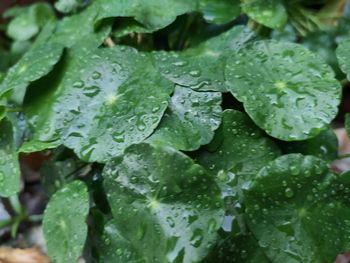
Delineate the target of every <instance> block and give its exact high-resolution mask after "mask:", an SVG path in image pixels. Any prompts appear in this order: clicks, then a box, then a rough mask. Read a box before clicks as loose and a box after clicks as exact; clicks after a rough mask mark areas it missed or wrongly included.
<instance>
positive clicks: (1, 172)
mask: <svg viewBox="0 0 350 263" xmlns="http://www.w3.org/2000/svg"><path fill="white" fill-rule="evenodd" d="M0 131H1V134H0V196H3V197H9V196H11V195H14V194H16V193H17V192H18V191H19V189H20V179H21V174H20V168H19V163H18V157H17V152H16V150H17V149H16V145H15V142H14V138H13V137H14V136H13V127H12V124H11V122H10V121H9V120H8V119H7V118H5V119H3V120H1V121H0Z"/></svg>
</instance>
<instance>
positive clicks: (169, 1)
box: [96, 0, 240, 33]
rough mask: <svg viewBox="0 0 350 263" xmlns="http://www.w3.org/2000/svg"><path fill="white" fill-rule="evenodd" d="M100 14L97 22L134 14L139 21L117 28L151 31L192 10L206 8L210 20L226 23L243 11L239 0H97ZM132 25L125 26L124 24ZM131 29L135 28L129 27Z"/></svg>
mask: <svg viewBox="0 0 350 263" xmlns="http://www.w3.org/2000/svg"><path fill="white" fill-rule="evenodd" d="M97 2H98V4H99V9H100V11H99V14H98V16H97V18H96V21H97V24H98V23H99V22H100V21H101V20H102V19H104V18H109V17H127V18H130V17H131V18H134V19H135V20H136V21H137V22H138V23H140V25H138V26H135V25H136V24H135V23H133V24H132V27H130V23H128V24H124V25H123V24H122V25H119V28H118V30H121V31H124V32H128V33H129V32H132V31H134V32H152V31H156V30H158V29H161V28H164V27H166V26H167V25H169V24H171V23H172V22H173V21H174V20H175V19H176V17H177V16H179V15H182V14H185V13H190V12H196V11H199V12H203V13H204V18H205V19H207V20H208V21H209V22H214V23H226V22H229V21H231V20H233V19H234V18H236V17H237V16H238V15H239V13H240V6H239V1H237V0H234V1H228V0H218V1H208V0H194V1H186V0H178V1H173V0H150V1H147V2H145V1H142V0H123V1H118V2H113V1H109V0H98V1H97ZM123 26H126V27H128V28H129V29H126V28H125V27H124V28H123ZM130 29H132V30H130Z"/></svg>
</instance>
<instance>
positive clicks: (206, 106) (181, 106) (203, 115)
mask: <svg viewBox="0 0 350 263" xmlns="http://www.w3.org/2000/svg"><path fill="white" fill-rule="evenodd" d="M220 103H221V93H219V92H197V91H193V90H191V89H189V88H186V87H181V86H177V87H176V88H175V91H174V94H173V95H172V97H171V100H170V103H169V107H168V110H167V111H166V112H165V114H164V116H163V119H162V121H161V123H160V125H159V127H158V128H157V129H156V131H155V132H154V133H153V134H152V136H151V137H150V138H149V139H148V141H150V142H152V143H156V144H165V145H169V146H171V147H173V148H175V149H178V150H183V151H190V150H195V149H198V148H199V146H201V145H204V144H207V143H209V142H210V141H211V140H212V138H213V136H214V131H215V130H216V129H217V128H218V127H219V125H220V122H221V106H220Z"/></svg>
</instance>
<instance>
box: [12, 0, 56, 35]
mask: <svg viewBox="0 0 350 263" xmlns="http://www.w3.org/2000/svg"><path fill="white" fill-rule="evenodd" d="M9 16H15V18H14V19H13V20H11V22H10V23H9V25H8V28H7V35H8V36H9V37H11V38H12V39H14V40H18V41H24V40H29V39H30V38H32V37H34V36H35V35H36V34H37V33H39V31H40V29H41V28H42V27H43V26H44V25H45V24H46V23H47V22H48V21H50V20H55V14H54V12H53V9H52V8H51V5H49V4H48V3H35V4H32V5H30V6H28V7H22V8H18V9H17V10H16V11H15V12H8V13H7V17H9Z"/></svg>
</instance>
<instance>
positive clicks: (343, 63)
mask: <svg viewBox="0 0 350 263" xmlns="http://www.w3.org/2000/svg"><path fill="white" fill-rule="evenodd" d="M336 55H337V58H338V62H339V65H340V69H341V70H342V71H343V72H344V73H345V74H346V75H347V78H348V79H350V38H346V39H344V40H343V41H342V42H340V43H339V46H338V48H337V50H336Z"/></svg>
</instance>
